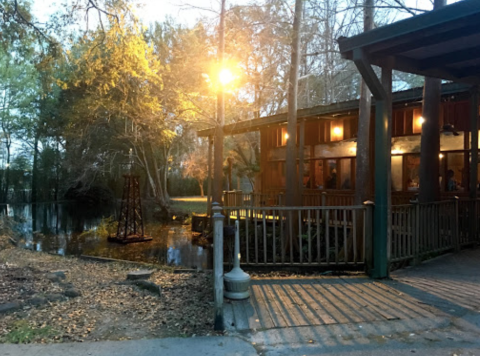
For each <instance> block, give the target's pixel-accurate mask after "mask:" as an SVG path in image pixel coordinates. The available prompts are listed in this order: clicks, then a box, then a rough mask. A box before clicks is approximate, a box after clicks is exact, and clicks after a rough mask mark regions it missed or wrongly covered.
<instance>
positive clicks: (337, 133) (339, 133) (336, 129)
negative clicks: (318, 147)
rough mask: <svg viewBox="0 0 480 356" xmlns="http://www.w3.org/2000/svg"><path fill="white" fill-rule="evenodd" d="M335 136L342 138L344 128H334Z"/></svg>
mask: <svg viewBox="0 0 480 356" xmlns="http://www.w3.org/2000/svg"><path fill="white" fill-rule="evenodd" d="M333 134H334V135H335V136H340V135H341V134H342V128H341V127H338V126H336V127H334V128H333Z"/></svg>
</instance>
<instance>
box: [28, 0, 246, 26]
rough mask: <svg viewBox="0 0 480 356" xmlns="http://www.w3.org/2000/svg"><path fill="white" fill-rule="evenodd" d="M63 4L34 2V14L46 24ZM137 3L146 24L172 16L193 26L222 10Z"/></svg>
mask: <svg viewBox="0 0 480 356" xmlns="http://www.w3.org/2000/svg"><path fill="white" fill-rule="evenodd" d="M62 2H63V1H61V0H53V1H52V0H33V13H34V14H35V17H37V18H38V19H39V21H40V22H44V21H46V20H47V19H48V16H49V14H51V13H53V12H54V11H55V9H56V7H58V4H60V3H62ZM249 2H251V0H235V1H228V0H227V4H232V3H235V4H247V3H249ZM137 3H138V4H139V5H141V6H138V7H137V9H136V11H137V15H138V16H139V17H140V18H141V19H142V20H143V21H144V22H145V24H148V23H151V22H155V21H159V22H161V21H163V20H164V19H165V18H166V17H167V16H170V17H173V18H174V19H175V20H176V22H177V23H180V24H183V25H192V24H194V23H195V21H196V20H197V19H198V18H199V17H201V16H209V17H214V16H216V15H217V14H216V13H215V12H218V11H219V9H220V2H219V0H137ZM227 6H228V5H227ZM202 9H205V10H202Z"/></svg>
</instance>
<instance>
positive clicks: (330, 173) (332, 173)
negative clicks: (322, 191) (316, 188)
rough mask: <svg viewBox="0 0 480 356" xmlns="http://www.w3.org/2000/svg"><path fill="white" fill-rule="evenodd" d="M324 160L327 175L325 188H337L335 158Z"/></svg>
mask: <svg viewBox="0 0 480 356" xmlns="http://www.w3.org/2000/svg"><path fill="white" fill-rule="evenodd" d="M325 162H326V167H325V168H326V170H327V172H326V173H327V176H326V180H325V188H326V189H337V186H338V184H337V160H336V159H328V160H326V161H325Z"/></svg>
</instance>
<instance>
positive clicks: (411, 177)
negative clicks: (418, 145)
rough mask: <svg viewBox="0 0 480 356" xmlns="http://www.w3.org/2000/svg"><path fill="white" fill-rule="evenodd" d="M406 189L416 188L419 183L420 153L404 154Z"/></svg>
mask: <svg viewBox="0 0 480 356" xmlns="http://www.w3.org/2000/svg"><path fill="white" fill-rule="evenodd" d="M404 159H405V176H406V179H407V190H418V187H419V185H420V155H405V156H404Z"/></svg>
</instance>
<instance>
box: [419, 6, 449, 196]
mask: <svg viewBox="0 0 480 356" xmlns="http://www.w3.org/2000/svg"><path fill="white" fill-rule="evenodd" d="M445 4H446V0H435V3H434V10H436V9H439V8H441V7H443V6H445ZM441 94H442V81H441V79H437V78H429V77H425V86H424V88H423V113H422V115H423V118H424V119H425V121H424V123H423V125H422V138H421V143H420V194H419V201H420V202H421V203H427V202H432V201H436V200H439V199H440V183H439V179H438V176H439V174H440V160H439V157H438V155H439V154H440V100H441Z"/></svg>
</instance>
